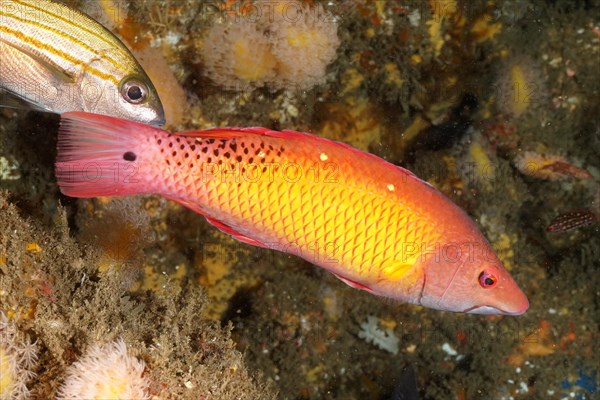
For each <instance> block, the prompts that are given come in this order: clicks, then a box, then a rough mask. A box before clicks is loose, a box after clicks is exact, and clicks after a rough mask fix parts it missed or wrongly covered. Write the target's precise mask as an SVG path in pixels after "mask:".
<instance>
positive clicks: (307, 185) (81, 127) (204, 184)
mask: <svg viewBox="0 0 600 400" xmlns="http://www.w3.org/2000/svg"><path fill="white" fill-rule="evenodd" d="M56 174H57V178H58V184H59V185H60V188H61V190H62V192H63V193H64V194H65V195H67V196H73V197H94V196H123V195H133V194H160V195H162V196H164V197H166V198H169V199H172V200H174V201H177V202H179V203H181V204H183V205H184V206H186V207H188V208H190V209H192V210H194V211H196V212H198V213H200V214H202V215H204V216H205V217H206V219H207V220H208V221H209V222H210V223H211V224H213V225H215V226H216V227H217V228H219V229H221V230H222V231H224V232H226V233H228V234H230V235H232V236H233V237H235V238H236V239H238V240H240V241H242V242H245V243H249V244H252V245H255V246H261V247H265V248H270V249H277V250H281V251H284V252H287V253H291V254H295V255H297V256H300V257H302V258H304V259H306V260H308V261H310V262H311V263H314V264H316V265H319V266H321V267H323V268H325V269H327V270H328V271H330V272H332V273H333V274H334V275H335V276H337V277H338V278H339V279H341V280H342V281H344V282H345V283H347V284H348V285H350V286H352V287H355V288H359V289H363V290H366V291H368V292H371V293H374V294H376V295H379V296H385V297H389V298H393V299H398V300H401V301H404V302H409V303H413V304H419V305H422V306H425V307H430V308H434V309H438V310H447V311H455V312H465V313H476V314H508V315H519V314H522V313H524V312H525V311H526V310H527V308H528V306H529V303H528V300H527V297H526V296H525V295H524V294H523V292H522V291H521V290H520V289H519V287H518V286H517V284H516V283H515V282H514V280H513V279H512V277H511V276H510V274H509V273H508V272H507V271H506V270H505V269H504V267H503V266H502V263H501V262H500V260H499V259H498V258H497V256H496V255H495V254H494V252H493V250H492V248H491V246H490V245H489V243H488V242H487V241H486V239H485V238H484V236H483V235H482V234H481V232H480V231H479V229H478V228H477V226H476V225H475V224H474V223H473V222H472V221H471V219H470V218H469V217H468V216H467V214H466V213H465V212H464V211H462V210H461V209H460V208H459V207H457V206H456V205H455V204H454V203H452V202H451V201H450V200H448V199H447V198H446V197H445V196H444V195H442V194H441V193H440V192H439V191H438V190H437V189H435V188H434V187H432V186H431V185H429V184H428V183H426V182H424V181H422V180H420V179H419V178H417V177H416V176H415V175H413V174H412V173H411V172H409V171H408V170H406V169H403V168H400V167H397V166H395V165H393V164H390V163H388V162H386V161H384V160H382V159H380V158H378V157H376V156H374V155H372V154H368V153H364V152H361V151H359V150H356V149H354V148H352V147H350V146H348V145H345V144H342V143H337V142H333V141H330V140H327V139H324V138H321V137H318V136H314V135H310V134H307V133H300V132H293V131H282V132H276V131H272V130H269V129H265V128H216V129H209V130H203V131H193V132H182V133H176V134H173V133H169V132H166V131H163V130H160V129H157V128H153V127H150V126H147V125H143V124H139V123H136V122H132V121H127V120H122V119H117V118H113V117H107V116H100V115H95V114H87V113H81V112H74V113H65V114H63V115H62V120H61V127H60V132H59V138H58V160H57V164H56Z"/></svg>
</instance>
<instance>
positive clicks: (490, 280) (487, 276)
mask: <svg viewBox="0 0 600 400" xmlns="http://www.w3.org/2000/svg"><path fill="white" fill-rule="evenodd" d="M496 283H498V278H496V275H494V274H493V273H491V272H488V271H482V272H481V274H479V285H480V286H481V287H482V288H484V289H490V288H493V287H494V286H496Z"/></svg>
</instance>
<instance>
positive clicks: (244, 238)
mask: <svg viewBox="0 0 600 400" xmlns="http://www.w3.org/2000/svg"><path fill="white" fill-rule="evenodd" d="M204 217H205V218H206V220H207V221H208V223H209V224H211V225H213V226H214V227H216V228H218V229H219V230H220V231H221V232H223V233H226V234H228V235H231V236H233V237H234V238H235V239H237V240H239V241H240V242H243V243H247V244H251V245H253V246H258V247H264V248H265V249H268V248H269V246H267V245H266V244H264V243H262V242H259V241H258V240H255V239H252V238H249V237H248V236H244V235H242V234H241V233H239V232H238V231H236V230H235V229H233V228H232V227H230V226H229V225H225V224H224V223H222V222H221V221H218V220H216V219H214V218H210V217H207V216H204Z"/></svg>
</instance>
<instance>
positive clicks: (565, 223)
mask: <svg viewBox="0 0 600 400" xmlns="http://www.w3.org/2000/svg"><path fill="white" fill-rule="evenodd" d="M598 220H599V219H598V215H597V214H596V213H595V212H593V211H590V210H571V211H567V212H565V213H563V214H560V215H559V216H558V217H556V218H554V219H553V220H552V222H551V223H550V225H548V227H547V228H546V231H547V232H556V233H562V232H568V231H572V230H573V229H577V228H582V227H584V226H588V225H592V224H594V223H596V222H598Z"/></svg>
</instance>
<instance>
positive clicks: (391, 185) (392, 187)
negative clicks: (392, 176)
mask: <svg viewBox="0 0 600 400" xmlns="http://www.w3.org/2000/svg"><path fill="white" fill-rule="evenodd" d="M387 188H388V190H389V191H390V192H393V191H394V190H396V187H395V186H394V185H393V184H391V183H390V184H389V185H387Z"/></svg>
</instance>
